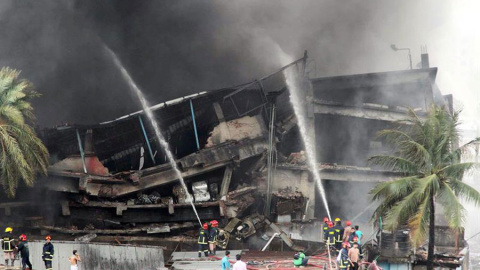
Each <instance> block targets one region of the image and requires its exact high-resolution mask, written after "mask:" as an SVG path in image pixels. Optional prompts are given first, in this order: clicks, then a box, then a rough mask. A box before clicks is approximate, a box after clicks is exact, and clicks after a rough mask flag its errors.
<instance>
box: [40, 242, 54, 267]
mask: <svg viewBox="0 0 480 270" xmlns="http://www.w3.org/2000/svg"><path fill="white" fill-rule="evenodd" d="M50 240H52V237H51V236H50V235H47V236H46V237H45V244H44V245H43V252H42V259H43V262H44V263H45V268H46V269H47V270H52V269H53V268H52V261H53V255H54V254H55V249H54V247H53V244H52V243H51V242H50Z"/></svg>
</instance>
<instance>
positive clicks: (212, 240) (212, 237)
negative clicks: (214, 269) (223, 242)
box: [208, 227, 218, 254]
mask: <svg viewBox="0 0 480 270" xmlns="http://www.w3.org/2000/svg"><path fill="white" fill-rule="evenodd" d="M217 238H218V229H217V228H215V227H212V228H210V230H209V231H208V243H209V244H210V245H211V246H212V247H213V249H212V248H210V249H211V250H210V252H211V254H215V253H216V244H217V240H218V239H217Z"/></svg>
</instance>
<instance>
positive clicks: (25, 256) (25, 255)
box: [17, 234, 33, 270]
mask: <svg viewBox="0 0 480 270" xmlns="http://www.w3.org/2000/svg"><path fill="white" fill-rule="evenodd" d="M17 250H18V252H19V253H20V255H21V256H22V270H25V269H29V270H31V269H33V268H32V263H31V262H30V251H29V250H28V242H27V236H26V235H25V234H22V235H20V243H19V244H18V247H17ZM27 266H28V268H27Z"/></svg>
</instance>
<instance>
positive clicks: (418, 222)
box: [408, 196, 431, 246]
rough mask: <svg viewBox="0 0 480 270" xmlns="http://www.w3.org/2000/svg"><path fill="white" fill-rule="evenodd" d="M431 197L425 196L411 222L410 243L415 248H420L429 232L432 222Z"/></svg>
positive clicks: (409, 222) (409, 223)
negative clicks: (430, 222)
mask: <svg viewBox="0 0 480 270" xmlns="http://www.w3.org/2000/svg"><path fill="white" fill-rule="evenodd" d="M429 199H430V198H429V196H424V198H423V200H422V201H421V203H420V204H419V205H418V210H417V212H416V213H415V215H413V216H412V217H411V218H410V219H409V221H408V225H409V228H410V241H411V242H412V243H413V244H414V246H420V245H421V244H422V243H423V241H424V240H425V237H426V235H427V232H428V226H429V221H430V211H431V210H430V207H429Z"/></svg>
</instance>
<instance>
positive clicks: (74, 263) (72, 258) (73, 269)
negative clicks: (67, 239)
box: [68, 250, 82, 270]
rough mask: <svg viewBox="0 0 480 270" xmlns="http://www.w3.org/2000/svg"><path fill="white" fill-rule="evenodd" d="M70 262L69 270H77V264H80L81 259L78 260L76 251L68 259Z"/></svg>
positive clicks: (78, 256)
mask: <svg viewBox="0 0 480 270" xmlns="http://www.w3.org/2000/svg"><path fill="white" fill-rule="evenodd" d="M68 260H69V261H70V270H78V265H77V263H78V262H81V261H82V259H81V258H80V255H78V253H77V251H76V250H74V251H73V255H72V256H70V258H68Z"/></svg>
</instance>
